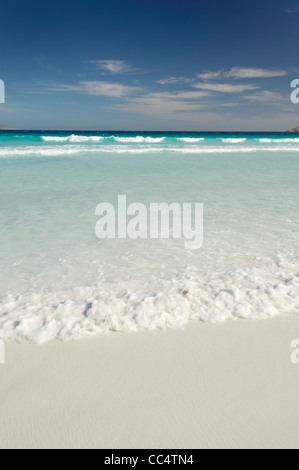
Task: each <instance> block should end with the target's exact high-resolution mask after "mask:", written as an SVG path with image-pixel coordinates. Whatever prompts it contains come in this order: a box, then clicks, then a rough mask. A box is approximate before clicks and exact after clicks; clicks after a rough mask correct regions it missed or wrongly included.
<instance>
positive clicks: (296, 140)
mask: <svg viewBox="0 0 299 470" xmlns="http://www.w3.org/2000/svg"><path fill="white" fill-rule="evenodd" d="M258 140H259V142H260V143H261V144H269V143H273V144H276V143H277V144H281V143H286V144H298V143H299V139H298V138H294V139H258Z"/></svg>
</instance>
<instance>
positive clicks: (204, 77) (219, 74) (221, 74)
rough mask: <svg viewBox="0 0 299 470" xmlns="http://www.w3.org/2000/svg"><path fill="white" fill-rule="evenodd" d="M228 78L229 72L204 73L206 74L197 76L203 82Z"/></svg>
mask: <svg viewBox="0 0 299 470" xmlns="http://www.w3.org/2000/svg"><path fill="white" fill-rule="evenodd" d="M225 77H227V72H225V70H217V71H216V72H212V71H209V72H204V73H199V74H198V75H197V78H200V79H201V80H214V79H217V78H225Z"/></svg>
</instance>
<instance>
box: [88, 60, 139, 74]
mask: <svg viewBox="0 0 299 470" xmlns="http://www.w3.org/2000/svg"><path fill="white" fill-rule="evenodd" d="M88 63H89V64H92V65H94V66H95V67H96V68H97V69H99V70H103V71H106V72H110V73H124V72H131V71H132V70H134V69H133V67H131V65H129V64H128V63H127V62H126V61H125V60H89V61H88Z"/></svg>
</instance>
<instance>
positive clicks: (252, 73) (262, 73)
mask: <svg viewBox="0 0 299 470" xmlns="http://www.w3.org/2000/svg"><path fill="white" fill-rule="evenodd" d="M287 74H288V73H287V72H286V71H285V70H269V69H260V68H252V67H232V68H231V69H230V70H223V69H222V70H217V71H214V72H213V71H208V72H205V73H201V74H198V75H197V78H199V79H201V80H204V81H205V80H217V79H222V78H235V79H242V78H243V79H245V78H250V79H251V78H273V77H283V76H285V75H287Z"/></svg>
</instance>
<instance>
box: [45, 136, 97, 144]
mask: <svg viewBox="0 0 299 470" xmlns="http://www.w3.org/2000/svg"><path fill="white" fill-rule="evenodd" d="M104 139H105V137H101V136H84V135H74V134H73V135H70V136H68V137H54V136H43V137H42V140H43V141H44V142H75V143H79V142H100V141H101V140H104Z"/></svg>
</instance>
